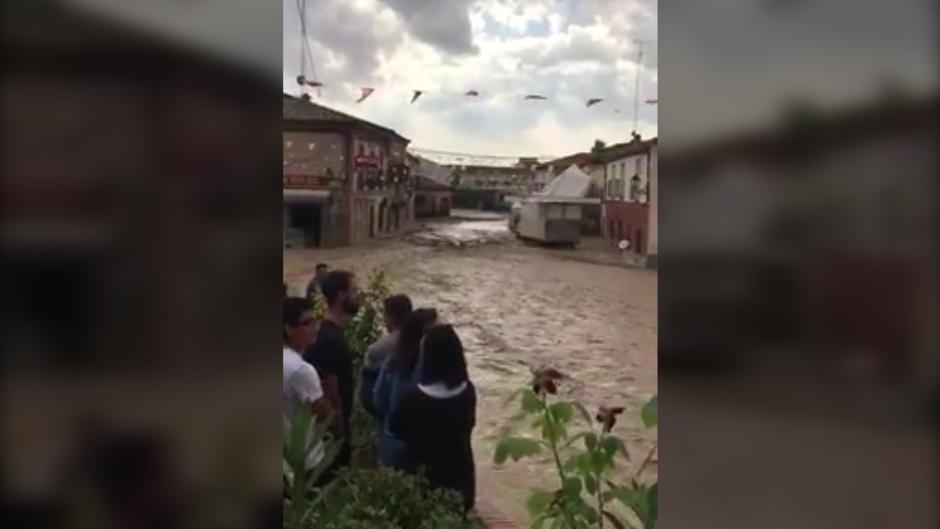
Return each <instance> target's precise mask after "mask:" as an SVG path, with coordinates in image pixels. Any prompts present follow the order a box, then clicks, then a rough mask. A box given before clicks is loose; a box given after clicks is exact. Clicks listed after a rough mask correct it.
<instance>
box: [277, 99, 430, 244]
mask: <svg viewBox="0 0 940 529" xmlns="http://www.w3.org/2000/svg"><path fill="white" fill-rule="evenodd" d="M283 107H284V108H283V110H284V116H283V117H284V167H283V186H284V222H283V225H284V243H285V245H288V246H305V247H310V246H313V247H317V246H324V247H329V246H342V245H346V244H355V243H357V242H361V241H365V240H368V239H371V238H374V237H379V236H382V235H387V234H395V233H398V232H401V231H402V230H404V229H405V228H406V227H407V226H408V225H409V224H410V223H411V222H412V221H413V220H414V181H413V179H412V178H411V176H410V172H409V167H408V162H407V157H406V152H405V148H406V147H407V145H408V143H409V140H408V139H406V138H404V137H402V136H401V135H399V134H398V133H397V132H395V131H394V130H391V129H388V128H385V127H381V126H379V125H375V124H373V123H370V122H368V121H365V120H362V119H359V118H356V117H353V116H350V115H348V114H344V113H342V112H338V111H335V110H332V109H330V108H327V107H325V106H322V105H319V104H317V103H313V102H311V101H308V100H303V99H298V98H295V97H292V96H289V95H286V94H285V95H284V96H283Z"/></svg>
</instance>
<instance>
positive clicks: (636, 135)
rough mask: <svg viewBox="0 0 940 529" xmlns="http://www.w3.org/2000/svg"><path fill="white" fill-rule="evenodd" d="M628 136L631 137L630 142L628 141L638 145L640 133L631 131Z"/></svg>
mask: <svg viewBox="0 0 940 529" xmlns="http://www.w3.org/2000/svg"><path fill="white" fill-rule="evenodd" d="M630 136H632V138H631V140H630V142H631V143H639V142H640V133H639V132H637V131H633V132H631V133H630Z"/></svg>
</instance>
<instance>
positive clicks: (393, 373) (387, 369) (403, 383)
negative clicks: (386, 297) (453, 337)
mask: <svg viewBox="0 0 940 529" xmlns="http://www.w3.org/2000/svg"><path fill="white" fill-rule="evenodd" d="M436 319H437V313H436V312H435V311H434V309H418V310H415V311H414V312H411V313H409V314H408V315H407V316H405V318H404V320H403V321H402V324H401V327H400V328H399V330H398V339H397V341H396V343H395V350H394V351H393V352H392V355H391V356H390V357H389V358H388V360H387V361H386V362H385V365H383V366H382V369H381V370H380V371H379V375H378V378H377V379H376V382H375V389H374V392H373V395H372V407H373V409H374V410H375V413H376V417H377V418H378V420H379V425H380V426H381V429H382V432H381V435H380V436H379V458H380V460H381V462H382V464H383V465H386V466H389V467H393V468H398V469H401V468H404V467H405V466H406V461H405V460H404V455H405V454H404V443H403V442H402V440H401V439H399V437H398V436H397V435H395V434H394V433H392V431H391V429H390V428H389V417H391V415H392V412H394V410H395V408H396V407H397V406H398V402H399V400H400V398H401V396H402V394H404V393H405V392H406V391H408V390H409V389H412V388H414V387H415V386H416V385H417V384H418V355H419V354H420V351H421V339H422V338H423V337H424V330H425V329H426V328H427V327H428V326H430V325H431V324H433V323H434V322H435V321H436Z"/></svg>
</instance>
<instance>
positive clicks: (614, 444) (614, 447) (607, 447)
mask: <svg viewBox="0 0 940 529" xmlns="http://www.w3.org/2000/svg"><path fill="white" fill-rule="evenodd" d="M600 445H601V450H603V451H604V453H605V454H606V455H608V456H613V455H614V454H615V453H617V451H619V450H620V449H621V447H622V446H623V443H622V442H620V439H618V438H616V437H614V436H612V435H605V436H604V438H603V439H601V442H600Z"/></svg>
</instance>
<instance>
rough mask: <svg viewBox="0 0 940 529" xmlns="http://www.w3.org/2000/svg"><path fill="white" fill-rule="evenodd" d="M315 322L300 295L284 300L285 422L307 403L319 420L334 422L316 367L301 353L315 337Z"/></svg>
mask: <svg viewBox="0 0 940 529" xmlns="http://www.w3.org/2000/svg"><path fill="white" fill-rule="evenodd" d="M316 327H317V322H316V318H315V317H314V315H313V311H312V310H311V308H310V302H309V301H307V300H305V299H303V298H287V299H285V300H284V424H285V431H286V428H289V425H290V424H292V423H293V420H294V417H295V416H296V414H297V410H299V409H301V408H302V407H304V406H308V407H309V409H310V410H311V411H312V413H313V415H314V417H317V418H318V420H321V421H327V422H329V423H334V422H335V420H334V419H335V414H334V413H333V409H332V406H330V403H329V401H327V399H325V398H324V396H323V387H322V385H321V384H320V377H319V375H318V374H317V370H316V369H314V368H313V366H312V365H310V364H309V363H307V362H306V361H305V360H304V359H303V357H302V356H301V352H302V351H305V350H306V349H307V348H308V347H309V346H310V344H311V343H312V342H313V339H314V337H315V336H316V330H317V329H316Z"/></svg>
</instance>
